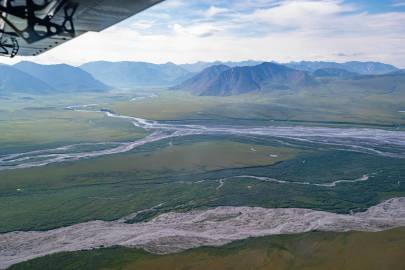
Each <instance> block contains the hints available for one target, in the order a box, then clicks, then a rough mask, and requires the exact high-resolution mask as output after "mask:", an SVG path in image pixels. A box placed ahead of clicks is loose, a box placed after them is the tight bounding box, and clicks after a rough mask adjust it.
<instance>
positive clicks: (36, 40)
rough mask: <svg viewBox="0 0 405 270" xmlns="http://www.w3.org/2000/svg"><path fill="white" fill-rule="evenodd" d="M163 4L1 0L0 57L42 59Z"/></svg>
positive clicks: (147, 1)
mask: <svg viewBox="0 0 405 270" xmlns="http://www.w3.org/2000/svg"><path fill="white" fill-rule="evenodd" d="M162 1H163V0H0V55H3V56H9V57H14V56H16V55H39V54H41V53H43V52H45V51H47V50H50V49H52V48H54V47H56V46H58V45H60V44H62V43H64V42H66V41H68V40H71V39H73V38H75V37H77V36H80V35H81V34H83V33H86V32H89V31H101V30H103V29H105V28H107V27H109V26H111V25H114V24H116V23H118V22H120V21H122V20H124V19H126V18H128V17H130V16H132V15H134V14H136V13H139V12H141V11H142V10H145V9H147V8H149V7H151V6H153V5H155V4H157V3H159V2H162Z"/></svg>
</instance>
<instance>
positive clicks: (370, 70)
mask: <svg viewBox="0 0 405 270" xmlns="http://www.w3.org/2000/svg"><path fill="white" fill-rule="evenodd" d="M284 65H286V66H288V67H290V68H294V69H298V70H305V71H309V72H314V71H316V70H318V69H326V68H327V69H330V68H333V69H341V70H346V71H349V72H352V73H357V74H361V75H382V74H387V73H390V72H395V71H397V70H398V68H396V67H395V66H393V65H387V64H383V63H379V62H358V61H351V62H346V63H336V62H319V61H315V62H310V61H301V62H291V63H286V64H284Z"/></svg>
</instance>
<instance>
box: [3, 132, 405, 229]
mask: <svg viewBox="0 0 405 270" xmlns="http://www.w3.org/2000/svg"><path fill="white" fill-rule="evenodd" d="M170 141H171V143H170ZM170 141H169V140H163V141H160V142H156V143H151V144H148V145H145V146H142V147H140V148H137V149H136V150H135V151H133V152H129V153H126V154H117V155H112V156H104V157H100V158H96V159H90V160H80V161H76V162H70V163H61V164H53V165H48V166H46V167H40V168H31V169H21V170H11V171H2V172H0V179H1V181H0V190H1V193H0V209H1V211H0V231H1V232H7V231H13V230H46V229H50V228H55V227H60V226H65V225H70V224H74V223H78V222H84V221H88V220H94V219H103V220H114V219H118V218H121V217H122V216H125V215H127V214H130V213H133V212H136V211H140V210H144V209H149V208H151V207H154V206H156V205H161V206H159V207H157V208H155V209H153V210H151V211H149V212H147V214H146V215H143V216H142V218H139V217H138V218H137V219H136V220H134V221H140V220H143V219H147V218H150V217H152V216H155V215H156V214H159V213H162V212H167V211H172V210H174V209H175V210H179V211H185V210H189V209H194V208H200V209H201V208H206V207H216V206H221V205H230V206H262V207H303V208H312V209H321V210H327V211H333V212H339V213H348V212H350V211H351V210H364V209H365V208H368V207H370V206H372V205H375V204H377V203H378V202H381V201H382V200H384V199H387V198H391V197H395V196H404V195H405V185H403V184H401V183H400V181H403V175H405V166H404V162H403V160H401V159H392V158H385V157H378V156H372V155H367V154H360V153H354V152H343V151H336V150H332V149H328V148H323V149H320V150H319V149H316V148H308V146H306V145H305V144H303V145H297V146H296V147H295V149H292V148H286V147H285V146H283V145H279V144H278V143H277V142H275V141H273V140H269V139H258V138H255V139H249V138H245V139H240V138H236V137H235V138H233V137H229V136H227V137H222V136H202V137H198V136H197V137H196V136H194V137H185V138H176V139H172V140H170ZM212 144H214V145H212ZM210 145H212V146H210ZM252 147H254V148H255V150H256V152H252V151H251V150H250V148H252ZM210 149H211V150H210ZM204 153H205V154H204ZM269 154H277V155H278V156H279V158H278V159H275V160H273V159H272V158H269V157H268V155H269ZM364 174H368V175H370V180H369V181H365V182H357V183H346V184H340V185H338V186H336V187H334V188H330V187H320V186H314V185H299V184H286V183H273V182H263V181H259V180H254V179H243V178H232V177H233V176H239V175H255V176H267V177H273V178H278V179H280V180H287V181H298V182H311V183H330V182H332V181H336V180H340V179H357V178H360V177H361V176H362V175H364ZM223 178H229V179H228V180H226V181H225V183H224V185H223V186H222V187H220V188H219V186H220V183H219V179H223Z"/></svg>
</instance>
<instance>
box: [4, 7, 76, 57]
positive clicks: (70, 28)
mask: <svg viewBox="0 0 405 270" xmlns="http://www.w3.org/2000/svg"><path fill="white" fill-rule="evenodd" d="M12 3H13V1H12V0H11V1H10V0H5V1H3V4H0V21H1V23H2V25H0V37H1V38H0V53H1V54H5V55H8V56H10V57H13V56H15V55H16V54H17V53H18V48H19V46H18V42H17V40H16V38H15V37H17V36H18V37H20V38H22V39H23V40H24V41H25V42H27V43H28V44H32V43H34V42H37V41H40V40H42V39H46V38H50V37H52V36H55V35H57V36H60V37H70V38H73V37H75V35H76V33H75V27H74V23H73V16H74V14H75V12H76V10H77V6H78V4H76V3H73V2H71V1H68V0H45V1H44V3H43V4H37V3H35V2H34V0H26V1H25V5H16V6H14V5H13V4H12ZM60 10H63V14H64V16H63V21H61V22H52V21H51V20H52V18H53V16H54V14H56V13H58V12H59V11H60ZM8 17H12V18H18V19H19V20H20V21H22V22H23V23H21V22H19V23H18V25H17V24H16V23H13V21H15V20H9V19H8ZM6 25H7V26H9V27H10V28H11V29H12V30H13V31H12V32H10V31H9V32H6V31H5V30H4V29H5V26H6ZM21 25H22V26H21Z"/></svg>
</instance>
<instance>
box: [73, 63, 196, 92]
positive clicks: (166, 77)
mask: <svg viewBox="0 0 405 270" xmlns="http://www.w3.org/2000/svg"><path fill="white" fill-rule="evenodd" d="M80 68H81V69H83V70H85V71H87V72H89V73H90V74H92V75H93V76H94V78H96V79H98V80H100V81H102V82H103V83H105V84H108V85H111V86H114V87H116V88H134V87H135V88H136V87H144V86H157V87H159V86H168V85H173V84H176V83H179V82H181V81H182V80H183V79H186V78H188V75H190V72H189V71H187V70H185V69H184V68H182V67H181V66H178V65H175V64H173V63H166V64H151V63H145V62H128V61H126V62H107V61H97V62H90V63H86V64H84V65H81V66H80Z"/></svg>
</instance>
